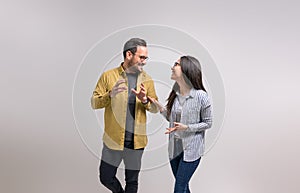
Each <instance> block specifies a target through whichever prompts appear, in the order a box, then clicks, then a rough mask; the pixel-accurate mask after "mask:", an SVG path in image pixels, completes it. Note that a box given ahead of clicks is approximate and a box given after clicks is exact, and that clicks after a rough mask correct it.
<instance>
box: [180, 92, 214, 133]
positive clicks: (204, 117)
mask: <svg viewBox="0 0 300 193" xmlns="http://www.w3.org/2000/svg"><path fill="white" fill-rule="evenodd" d="M200 117H201V120H200V122H199V123H194V124H188V128H187V130H186V131H187V132H199V131H204V130H206V129H209V128H211V126H212V105H211V103H210V100H209V98H208V96H207V94H206V95H204V96H203V98H202V100H201V110H200Z"/></svg>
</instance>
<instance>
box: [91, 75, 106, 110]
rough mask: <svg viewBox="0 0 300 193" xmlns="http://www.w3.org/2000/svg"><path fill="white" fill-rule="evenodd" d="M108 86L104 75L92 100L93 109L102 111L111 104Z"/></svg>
mask: <svg viewBox="0 0 300 193" xmlns="http://www.w3.org/2000/svg"><path fill="white" fill-rule="evenodd" d="M107 84H108V83H107V78H106V75H105V74H102V75H101V77H100V79H99V80H98V82H97V85H96V88H95V89H94V92H93V95H92V98H91V105H92V108H93V109H101V108H104V107H106V106H108V105H109V104H110V96H109V91H110V90H108V87H107Z"/></svg>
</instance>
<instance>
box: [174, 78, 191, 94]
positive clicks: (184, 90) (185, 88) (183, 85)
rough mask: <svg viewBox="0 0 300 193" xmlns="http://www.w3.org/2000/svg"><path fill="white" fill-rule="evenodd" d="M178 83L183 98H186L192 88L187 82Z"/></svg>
mask: <svg viewBox="0 0 300 193" xmlns="http://www.w3.org/2000/svg"><path fill="white" fill-rule="evenodd" d="M177 83H178V85H179V93H180V94H181V95H182V96H186V95H188V94H189V93H190V91H191V88H192V87H191V86H189V85H188V84H186V83H185V81H178V82H177Z"/></svg>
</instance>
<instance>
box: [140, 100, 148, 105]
mask: <svg viewBox="0 0 300 193" xmlns="http://www.w3.org/2000/svg"><path fill="white" fill-rule="evenodd" d="M141 102H142V104H143V105H146V104H147V103H148V102H149V100H148V98H146V99H144V100H142V101H141Z"/></svg>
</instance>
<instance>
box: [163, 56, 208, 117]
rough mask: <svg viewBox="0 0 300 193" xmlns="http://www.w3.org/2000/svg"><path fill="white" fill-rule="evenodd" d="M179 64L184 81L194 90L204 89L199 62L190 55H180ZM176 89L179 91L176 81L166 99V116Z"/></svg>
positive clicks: (169, 112) (169, 111)
mask: <svg viewBox="0 0 300 193" xmlns="http://www.w3.org/2000/svg"><path fill="white" fill-rule="evenodd" d="M180 66H181V70H182V73H183V78H184V80H185V82H186V83H187V84H188V85H190V86H191V87H193V88H194V89H196V90H204V91H206V90H205V88H204V86H203V82H202V72H201V66H200V62H199V61H198V60H197V59H196V58H194V57H192V56H182V57H181V58H180ZM176 91H179V85H178V84H177V82H175V84H174V85H173V89H172V91H171V92H170V95H169V97H168V99H167V101H168V103H167V105H166V107H167V117H169V116H170V114H171V109H172V106H173V103H174V100H175V98H176Z"/></svg>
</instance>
